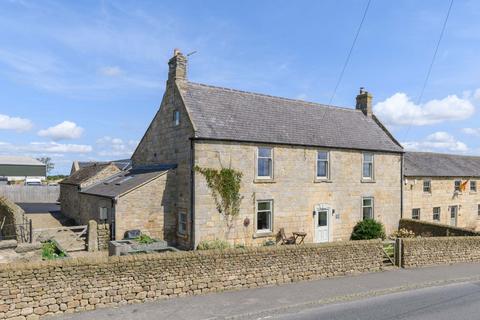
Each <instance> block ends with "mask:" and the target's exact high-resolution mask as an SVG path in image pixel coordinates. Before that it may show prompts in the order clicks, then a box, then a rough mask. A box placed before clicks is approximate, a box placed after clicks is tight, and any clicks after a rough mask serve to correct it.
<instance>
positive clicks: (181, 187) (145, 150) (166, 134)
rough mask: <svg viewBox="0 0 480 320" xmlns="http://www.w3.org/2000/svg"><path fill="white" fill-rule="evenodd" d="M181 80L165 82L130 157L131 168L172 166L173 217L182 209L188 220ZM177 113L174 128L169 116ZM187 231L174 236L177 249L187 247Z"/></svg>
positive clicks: (187, 126)
mask: <svg viewBox="0 0 480 320" xmlns="http://www.w3.org/2000/svg"><path fill="white" fill-rule="evenodd" d="M182 83H183V82H182V81H176V82H174V81H169V82H167V87H166V90H165V94H164V96H163V99H162V103H161V106H160V109H159V110H158V112H157V114H156V115H155V117H154V119H153V120H152V122H151V124H150V126H149V127H148V129H147V131H146V133H145V135H144V136H143V138H142V140H141V141H140V143H139V145H138V147H137V149H136V150H135V152H134V153H133V155H132V161H133V164H134V165H144V164H155V163H161V164H176V165H177V169H176V171H175V176H172V177H171V178H172V179H173V178H175V182H173V181H172V184H175V185H176V190H177V192H175V193H174V195H173V196H172V198H171V199H170V201H171V203H172V205H173V207H174V210H173V211H172V213H173V214H174V215H175V216H176V214H177V212H178V210H179V209H181V210H185V211H186V212H187V213H188V216H189V218H188V219H189V224H190V220H191V216H190V215H191V188H190V186H191V170H192V166H191V161H192V160H191V159H192V151H191V141H190V138H191V137H193V136H194V131H193V126H192V123H191V121H190V118H189V115H188V111H187V109H186V108H185V106H184V103H183V99H182V91H181V87H182ZM175 111H179V112H180V124H179V125H178V126H175V125H174V122H173V114H174V112H175ZM190 236H191V230H187V235H186V236H185V237H177V238H176V242H177V244H178V245H179V246H180V247H184V248H189V247H191V238H190Z"/></svg>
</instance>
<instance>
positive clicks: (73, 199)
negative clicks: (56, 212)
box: [59, 184, 80, 221]
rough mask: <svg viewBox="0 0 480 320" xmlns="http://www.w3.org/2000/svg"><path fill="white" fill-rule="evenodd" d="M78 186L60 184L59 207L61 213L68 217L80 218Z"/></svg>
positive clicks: (76, 219)
mask: <svg viewBox="0 0 480 320" xmlns="http://www.w3.org/2000/svg"><path fill="white" fill-rule="evenodd" d="M78 189H79V187H78V186H76V185H71V184H60V198H59V201H60V208H61V211H62V214H63V215H65V216H66V217H69V218H70V219H73V220H75V221H78V220H79V219H80V210H79V205H80V193H79V190H78Z"/></svg>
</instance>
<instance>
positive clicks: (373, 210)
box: [361, 197, 375, 220]
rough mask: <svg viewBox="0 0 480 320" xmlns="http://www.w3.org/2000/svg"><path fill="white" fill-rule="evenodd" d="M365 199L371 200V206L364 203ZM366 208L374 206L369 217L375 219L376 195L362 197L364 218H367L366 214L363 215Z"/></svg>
mask: <svg viewBox="0 0 480 320" xmlns="http://www.w3.org/2000/svg"><path fill="white" fill-rule="evenodd" d="M364 200H371V204H370V206H366V205H365V203H364ZM364 208H372V216H371V217H370V218H369V219H375V198H374V197H362V211H361V217H362V220H365V216H364V215H363V209H364Z"/></svg>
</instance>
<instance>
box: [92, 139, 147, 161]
mask: <svg viewBox="0 0 480 320" xmlns="http://www.w3.org/2000/svg"><path fill="white" fill-rule="evenodd" d="M97 145H98V146H99V147H101V149H100V151H98V155H100V156H102V157H130V156H131V155H132V153H133V152H134V151H135V148H136V147H137V145H138V141H135V140H128V141H123V140H122V139H120V138H113V137H109V136H105V137H102V138H100V139H98V140H97Z"/></svg>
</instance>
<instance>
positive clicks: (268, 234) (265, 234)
mask: <svg viewBox="0 0 480 320" xmlns="http://www.w3.org/2000/svg"><path fill="white" fill-rule="evenodd" d="M272 236H273V232H272V231H269V232H255V234H254V235H253V239H257V238H268V237H272Z"/></svg>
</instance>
